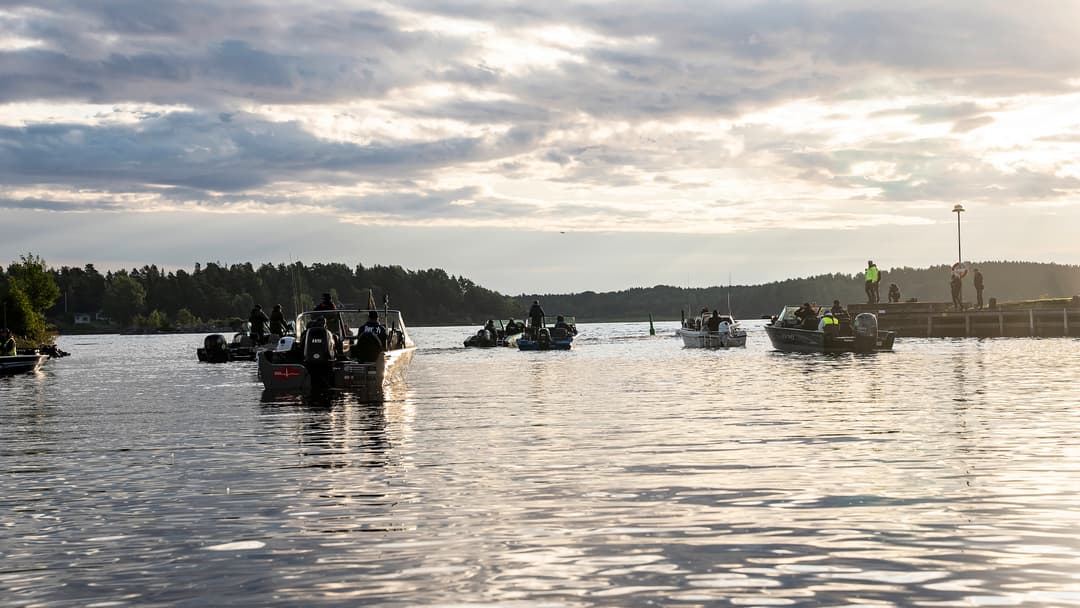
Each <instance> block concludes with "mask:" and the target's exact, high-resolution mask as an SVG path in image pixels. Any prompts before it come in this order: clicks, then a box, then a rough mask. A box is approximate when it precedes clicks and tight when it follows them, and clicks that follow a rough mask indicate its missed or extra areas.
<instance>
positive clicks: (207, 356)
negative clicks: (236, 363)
mask: <svg viewBox="0 0 1080 608" xmlns="http://www.w3.org/2000/svg"><path fill="white" fill-rule="evenodd" d="M198 355H199V360H200V361H206V362H208V363H225V362H226V361H228V360H229V342H228V341H227V340H225V336H223V335H221V334H210V335H209V336H206V338H204V339H203V347H202V348H200V349H199V350H198Z"/></svg>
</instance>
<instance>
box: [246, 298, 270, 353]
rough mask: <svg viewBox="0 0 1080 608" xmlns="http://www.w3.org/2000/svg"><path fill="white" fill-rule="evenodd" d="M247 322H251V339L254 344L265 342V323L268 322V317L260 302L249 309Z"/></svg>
mask: <svg viewBox="0 0 1080 608" xmlns="http://www.w3.org/2000/svg"><path fill="white" fill-rule="evenodd" d="M248 322H249V323H251V339H252V340H254V341H255V343H256V344H266V337H267V333H266V324H267V323H269V322H270V317H268V316H266V313H265V312H263V309H262V305H261V304H256V305H255V308H252V309H251V315H249V316H248Z"/></svg>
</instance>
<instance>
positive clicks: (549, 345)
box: [517, 315, 578, 350]
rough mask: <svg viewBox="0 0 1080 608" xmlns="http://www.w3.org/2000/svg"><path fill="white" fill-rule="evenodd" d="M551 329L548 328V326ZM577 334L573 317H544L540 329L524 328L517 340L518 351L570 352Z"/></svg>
mask: <svg viewBox="0 0 1080 608" xmlns="http://www.w3.org/2000/svg"><path fill="white" fill-rule="evenodd" d="M549 323H550V324H551V327H548V324H549ZM577 333H578V331H577V321H576V320H575V319H574V317H567V316H562V315H560V316H558V317H556V318H555V319H554V320H553V319H552V318H551V317H544V318H543V321H542V324H541V326H540V327H526V328H525V332H524V333H522V334H521V337H520V338H518V341H517V347H518V350H570V349H572V348H573V347H574V336H576V335H577Z"/></svg>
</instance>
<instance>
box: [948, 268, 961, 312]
mask: <svg viewBox="0 0 1080 608" xmlns="http://www.w3.org/2000/svg"><path fill="white" fill-rule="evenodd" d="M960 287H961V283H960V276H959V275H957V274H956V273H955V272H954V273H953V275H952V278H951V279H949V289H950V291H952V305H953V308H954V309H956V310H962V309H963V308H964V303H963V301H961V298H960Z"/></svg>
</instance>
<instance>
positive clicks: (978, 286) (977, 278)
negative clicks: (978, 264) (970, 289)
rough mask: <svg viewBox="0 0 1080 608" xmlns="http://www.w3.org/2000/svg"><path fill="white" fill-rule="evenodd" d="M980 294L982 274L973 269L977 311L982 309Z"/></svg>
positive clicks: (981, 290)
mask: <svg viewBox="0 0 1080 608" xmlns="http://www.w3.org/2000/svg"><path fill="white" fill-rule="evenodd" d="M982 292H983V276H982V273H981V272H979V269H978V268H976V269H975V300H976V302H977V306H978V307H979V310H982V307H983V300H982Z"/></svg>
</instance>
